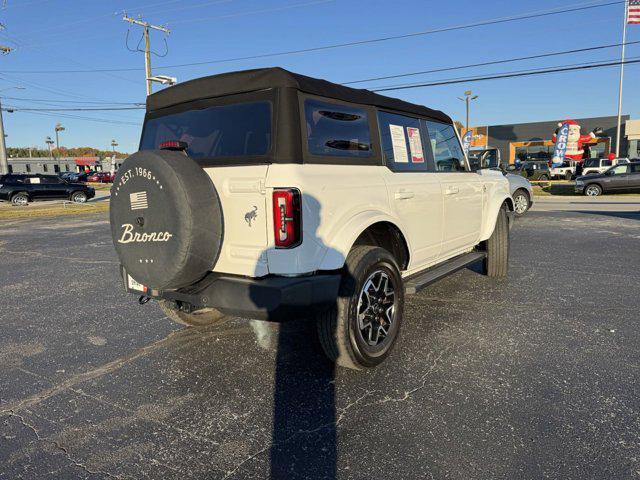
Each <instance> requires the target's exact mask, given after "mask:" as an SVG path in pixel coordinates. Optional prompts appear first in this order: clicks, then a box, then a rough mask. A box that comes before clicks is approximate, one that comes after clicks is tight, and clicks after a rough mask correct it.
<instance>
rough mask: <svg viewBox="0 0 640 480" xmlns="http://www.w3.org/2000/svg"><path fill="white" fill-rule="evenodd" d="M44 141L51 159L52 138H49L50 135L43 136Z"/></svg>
mask: <svg viewBox="0 0 640 480" xmlns="http://www.w3.org/2000/svg"><path fill="white" fill-rule="evenodd" d="M44 143H46V144H47V146H48V147H49V158H51V159H53V140H51V137H47V138H45V140H44Z"/></svg>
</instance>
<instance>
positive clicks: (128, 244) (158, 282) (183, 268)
mask: <svg viewBox="0 0 640 480" xmlns="http://www.w3.org/2000/svg"><path fill="white" fill-rule="evenodd" d="M110 210H111V212H110V217H111V236H112V238H113V244H114V245H115V248H116V252H117V254H118V257H119V258H120V262H121V263H122V265H123V266H124V267H125V269H126V271H127V273H128V274H130V275H131V276H132V277H133V278H134V279H135V280H136V281H138V282H140V283H142V284H143V285H145V286H147V287H150V288H154V289H160V290H170V289H177V288H180V287H185V286H188V285H191V284H193V283H194V282H196V281H197V280H199V279H201V278H202V277H203V276H204V275H205V274H206V273H207V271H209V270H210V269H212V268H213V266H214V265H215V263H216V261H217V259H218V255H219V254H220V248H221V245H222V238H223V229H224V221H223V216H222V207H221V205H220V199H219V197H218V193H217V192H216V189H215V186H214V185H213V182H212V181H211V179H210V178H209V176H208V175H207V174H206V172H205V171H204V170H203V169H202V167H200V166H199V165H198V164H197V163H196V162H195V161H194V160H192V159H191V158H189V157H188V156H187V155H185V154H184V153H182V152H174V151H167V150H145V151H141V152H137V153H134V154H133V155H131V156H130V157H129V158H127V159H126V160H125V162H124V163H123V164H122V166H121V167H120V168H119V169H118V174H117V175H116V178H115V179H114V182H113V187H112V189H111V208H110Z"/></svg>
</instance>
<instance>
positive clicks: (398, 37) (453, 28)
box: [4, 0, 624, 74]
mask: <svg viewBox="0 0 640 480" xmlns="http://www.w3.org/2000/svg"><path fill="white" fill-rule="evenodd" d="M590 3H591V2H590ZM621 3H624V0H616V1H609V2H606V3H599V4H595V5H594V4H588V5H585V4H577V5H576V6H574V7H571V8H564V9H552V10H543V11H537V12H532V13H526V14H521V15H514V16H510V17H502V18H495V19H490V20H483V21H480V22H475V23H469V24H463V25H455V26H450V27H442V28H436V29H431V30H424V31H420V32H413V33H407V34H402V35H392V36H386V37H378V38H372V39H367V40H359V41H353V42H345V43H336V44H331V45H323V46H319V47H312V48H304V49H297V50H285V51H280V52H271V53H262V54H257V55H248V56H244V57H231V58H224V59H218V60H207V61H201V62H191V63H181V64H175V65H162V66H161V67H159V68H184V67H194V66H200V65H212V64H217V63H227V62H236V61H242V60H256V59H260V58H269V57H279V56H286V55H295V54H304V53H311V52H318V51H323V50H332V49H337V48H345V47H353V46H359V45H367V44H372V43H381V42H386V41H390V40H401V39H405V38H413V37H419V36H425V35H433V34H437V33H444V32H451V31H456V30H465V29H471V28H476V27H482V26H489V25H497V24H502V23H509V22H516V21H520V20H530V19H534V18H541V17H546V16H550V15H560V14H564V13H573V12H578V11H584V10H590V9H594V8H602V7H608V6H611V5H619V4H621ZM140 70H142V69H141V68H133V67H129V68H103V69H90V70H89V69H84V70H80V69H78V70H22V71H20V70H4V72H6V73H23V74H42V73H48V74H55V73H100V72H131V71H140Z"/></svg>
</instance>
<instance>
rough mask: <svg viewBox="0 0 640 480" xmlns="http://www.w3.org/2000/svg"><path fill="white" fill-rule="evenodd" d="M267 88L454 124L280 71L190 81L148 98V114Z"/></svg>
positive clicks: (433, 113) (439, 115)
mask: <svg viewBox="0 0 640 480" xmlns="http://www.w3.org/2000/svg"><path fill="white" fill-rule="evenodd" d="M268 88H293V89H296V90H300V91H302V92H305V93H309V94H312V95H319V96H323V97H328V98H334V99H337V100H342V101H345V102H352V103H359V104H364V105H374V106H376V107H381V108H388V109H390V110H398V111H402V112H407V113H413V114H415V115H420V116H425V117H431V118H433V119H436V120H440V121H442V122H446V123H452V121H451V118H450V117H449V116H448V115H446V114H445V113H443V112H441V111H439V110H432V109H430V108H427V107H424V106H422V105H416V104H413V103H409V102H405V101H403V100H399V99H397V98H391V97H385V96H384V95H378V94H377V93H374V92H372V91H370V90H364V89H357V88H351V87H345V86H344V85H339V84H337V83H332V82H328V81H326V80H320V79H317V78H312V77H307V76H305V75H300V74H297V73H293V72H289V71H288V70H285V69H283V68H278V67H275V68H258V69H255V70H244V71H240V72H230V73H222V74H219V75H211V76H209V77H202V78H197V79H194V80H189V81H187V82H184V83H180V84H178V85H175V86H173V87H169V88H166V89H164V90H161V91H159V92H157V93H154V94H153V95H150V96H149V97H147V110H148V111H152V110H158V109H161V108H165V107H170V106H172V105H177V104H180V103H184V102H190V101H193V100H199V99H204V98H212V97H221V96H225V95H232V94H236V93H244V92H253V91H256V90H264V89H268Z"/></svg>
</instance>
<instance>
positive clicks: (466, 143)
mask: <svg viewBox="0 0 640 480" xmlns="http://www.w3.org/2000/svg"><path fill="white" fill-rule="evenodd" d="M471 137H473V131H471V130H469V131H468V132H467V133H465V134H464V137H462V149H463V150H464V154H465V155H468V154H469V147H470V146H471Z"/></svg>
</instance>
